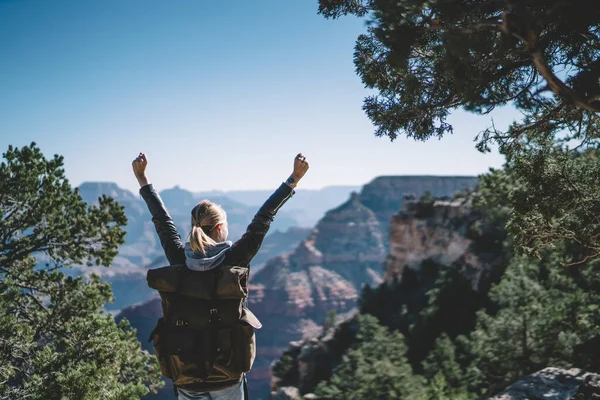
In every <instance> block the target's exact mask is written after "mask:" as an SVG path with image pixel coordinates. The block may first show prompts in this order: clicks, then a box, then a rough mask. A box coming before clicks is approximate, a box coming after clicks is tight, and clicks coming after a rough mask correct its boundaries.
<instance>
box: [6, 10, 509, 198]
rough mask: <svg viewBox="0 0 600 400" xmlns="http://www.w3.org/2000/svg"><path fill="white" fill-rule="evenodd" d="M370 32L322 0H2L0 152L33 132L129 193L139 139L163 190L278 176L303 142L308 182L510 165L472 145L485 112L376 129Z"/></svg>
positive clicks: (78, 172) (89, 175) (225, 186)
mask: <svg viewBox="0 0 600 400" xmlns="http://www.w3.org/2000/svg"><path fill="white" fill-rule="evenodd" d="M364 30H365V27H364V21H361V20H358V19H356V18H352V17H346V18H342V19H340V20H336V21H332V20H326V19H324V18H323V17H321V16H319V15H317V2H316V0H315V1H311V0H285V1H281V0H278V1H275V0H260V1H247V0H244V1H242V0H232V1H227V2H216V1H208V0H175V1H167V0H161V1H158V0H103V1H94V0H89V1H82V0H0V54H2V57H0V88H1V89H0V150H1V151H2V152H4V151H5V150H6V148H7V147H8V145H9V144H12V145H16V146H22V145H26V144H29V143H30V142H32V141H35V142H36V143H38V145H39V146H40V148H41V149H42V151H43V152H44V153H45V154H47V155H48V156H50V155H52V154H55V153H58V154H62V155H64V156H65V168H66V173H67V177H68V178H69V180H70V181H71V183H72V184H74V185H78V184H80V183H82V182H84V181H113V182H117V183H118V184H119V186H121V187H124V188H127V189H130V190H136V189H137V182H136V181H135V179H134V178H133V175H132V173H131V166H130V164H131V160H132V159H133V158H134V157H135V156H136V155H137V153H138V152H140V151H144V152H145V153H146V154H147V155H148V158H149V161H150V165H149V167H148V174H149V177H150V180H151V181H152V182H154V183H155V184H156V185H157V186H158V187H159V188H161V189H162V188H168V187H172V186H175V185H179V186H181V187H183V188H185V189H189V190H193V191H205V190H232V189H267V188H273V187H275V186H277V185H278V184H279V183H280V182H281V181H282V180H284V179H285V178H286V177H287V176H288V175H289V173H290V172H291V166H292V161H293V157H294V156H295V155H296V153H298V152H303V153H304V154H305V155H306V156H307V158H308V161H309V162H310V164H311V169H310V170H309V172H308V174H307V176H306V177H305V179H304V181H303V182H302V183H301V187H307V188H320V187H323V186H327V185H347V184H349V185H361V184H364V183H367V182H368V181H370V180H371V179H373V178H374V177H376V176H379V175H417V174H427V175H454V174H456V175H475V174H479V173H483V172H485V171H487V170H488V168H489V167H499V166H501V165H502V163H503V159H502V158H501V156H500V155H498V154H497V153H492V154H485V155H484V154H480V153H478V152H477V150H476V149H475V147H474V143H473V139H474V137H475V135H476V134H477V132H478V131H480V130H481V129H483V128H485V127H486V126H488V125H490V122H491V119H490V116H487V117H479V116H473V115H469V114H465V113H460V112H459V113H455V114H454V115H453V116H452V117H451V118H450V121H451V122H452V123H453V124H454V127H455V134H454V135H452V136H450V137H447V138H444V139H442V140H437V139H434V140H431V141H428V142H425V143H418V142H414V141H412V140H408V139H404V138H400V139H398V140H396V141H394V142H390V141H389V140H388V139H382V138H376V137H375V136H374V135H373V130H374V129H373V127H372V125H371V123H370V121H369V120H368V119H367V117H366V116H365V115H364V113H363V111H362V110H361V106H362V101H363V98H364V97H365V96H366V95H367V94H368V91H367V90H366V89H365V88H364V87H363V85H362V83H361V82H360V79H359V78H358V76H356V74H355V72H354V65H353V63H352V54H353V47H354V42H355V40H356V37H357V36H358V35H359V34H360V33H361V32H363V31H364ZM492 116H493V117H494V121H495V123H496V125H497V126H499V127H502V126H506V125H507V124H508V123H509V122H510V121H511V120H512V119H513V118H514V117H515V115H514V112H512V111H510V110H500V111H498V112H496V113H495V114H493V115H492Z"/></svg>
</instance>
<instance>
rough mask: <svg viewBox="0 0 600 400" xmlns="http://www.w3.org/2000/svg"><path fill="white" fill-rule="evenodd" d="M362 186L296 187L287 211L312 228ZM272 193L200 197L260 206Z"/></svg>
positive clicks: (241, 193) (250, 191)
mask: <svg viewBox="0 0 600 400" xmlns="http://www.w3.org/2000/svg"><path fill="white" fill-rule="evenodd" d="M360 188H361V187H360V186H327V187H324V188H322V189H302V187H300V188H297V189H296V193H295V194H294V197H293V199H292V200H290V201H289V202H288V203H287V204H286V206H285V211H286V213H289V214H292V215H293V218H294V219H296V220H298V221H299V224H300V226H303V227H307V228H312V227H313V226H315V224H316V223H317V222H318V221H319V220H320V219H321V218H322V217H323V216H324V215H325V213H326V212H327V211H328V210H331V209H332V208H335V207H337V206H339V205H340V204H342V203H343V202H345V201H346V200H347V199H348V196H349V195H350V193H352V192H355V191H358V190H360ZM271 193H272V191H271V190H234V191H229V192H219V191H213V192H202V193H199V194H198V196H199V197H203V196H206V197H207V198H212V197H219V196H226V197H228V198H231V199H235V201H237V202H239V203H242V204H245V205H247V206H254V207H259V206H260V205H261V204H262V203H263V202H264V201H265V200H266V199H267V198H268V196H270V195H271Z"/></svg>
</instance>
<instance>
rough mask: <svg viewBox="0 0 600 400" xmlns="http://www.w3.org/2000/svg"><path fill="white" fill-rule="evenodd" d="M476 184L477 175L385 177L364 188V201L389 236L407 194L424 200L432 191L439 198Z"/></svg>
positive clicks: (362, 192) (362, 196)
mask: <svg viewBox="0 0 600 400" xmlns="http://www.w3.org/2000/svg"><path fill="white" fill-rule="evenodd" d="M476 184H477V177H475V176H381V177H378V178H375V179H374V180H373V181H371V182H369V183H368V184H367V185H365V186H364V187H363V189H362V191H361V192H360V201H361V203H362V204H364V205H365V206H367V207H368V208H370V209H371V210H373V211H374V212H375V214H376V215H377V219H379V222H380V223H381V226H382V228H383V230H384V233H385V234H386V235H387V231H388V226H389V223H390V219H391V217H392V215H394V214H395V213H397V212H398V210H400V206H401V205H402V202H403V200H404V196H406V195H407V194H414V195H415V196H416V197H420V196H421V195H423V194H424V193H425V192H430V193H431V194H432V195H433V196H435V197H442V196H452V195H454V193H456V192H460V191H463V190H465V189H471V188H473V187H475V185H476Z"/></svg>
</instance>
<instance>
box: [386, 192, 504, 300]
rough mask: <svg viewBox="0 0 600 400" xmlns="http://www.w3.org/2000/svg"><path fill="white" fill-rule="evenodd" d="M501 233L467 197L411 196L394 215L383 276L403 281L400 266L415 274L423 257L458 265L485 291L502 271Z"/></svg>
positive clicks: (402, 269) (437, 262)
mask: <svg viewBox="0 0 600 400" xmlns="http://www.w3.org/2000/svg"><path fill="white" fill-rule="evenodd" d="M503 239H504V233H503V232H500V231H498V229H497V228H495V227H492V226H486V225H485V224H484V223H483V222H482V216H481V215H480V214H479V213H477V212H473V211H472V210H471V204H470V200H469V196H466V197H462V198H458V199H456V200H453V201H443V200H430V201H417V200H410V201H406V202H405V203H404V204H403V207H402V210H401V211H400V212H399V213H397V214H395V215H394V216H393V217H392V222H391V225H390V237H389V243H390V245H389V247H390V251H389V254H388V256H387V258H386V260H385V280H386V281H387V282H391V281H393V280H397V281H399V280H401V278H402V274H403V271H404V268H411V269H413V270H415V271H416V272H418V269H419V268H420V266H421V265H422V263H423V261H425V260H429V261H431V262H433V263H435V264H438V265H452V264H459V265H461V268H462V271H461V272H462V274H463V275H465V276H467V277H468V278H469V280H470V281H471V283H472V285H473V289H474V290H476V291H481V290H483V291H485V290H487V288H488V286H489V284H490V282H491V281H493V280H494V279H496V278H498V277H499V275H498V274H499V273H501V272H502V269H501V268H500V266H501V265H502V264H503V263H504V259H503V258H502V257H501V243H502V240H503Z"/></svg>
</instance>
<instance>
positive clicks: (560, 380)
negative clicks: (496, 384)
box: [488, 368, 600, 400]
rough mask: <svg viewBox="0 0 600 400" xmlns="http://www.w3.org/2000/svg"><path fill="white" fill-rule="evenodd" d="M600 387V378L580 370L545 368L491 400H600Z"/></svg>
mask: <svg viewBox="0 0 600 400" xmlns="http://www.w3.org/2000/svg"><path fill="white" fill-rule="evenodd" d="M599 383H600V375H598V374H592V373H589V372H585V371H582V370H580V369H577V368H573V369H568V370H567V369H560V368H545V369H543V370H541V371H539V372H536V373H535V374H532V375H529V376H526V377H524V378H521V379H519V380H518V381H516V382H515V383H513V384H512V385H510V386H509V387H508V388H507V389H505V390H504V391H503V392H502V393H499V394H497V395H495V396H493V397H490V398H488V400H529V399H544V400H595V399H599V398H600V386H599Z"/></svg>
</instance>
